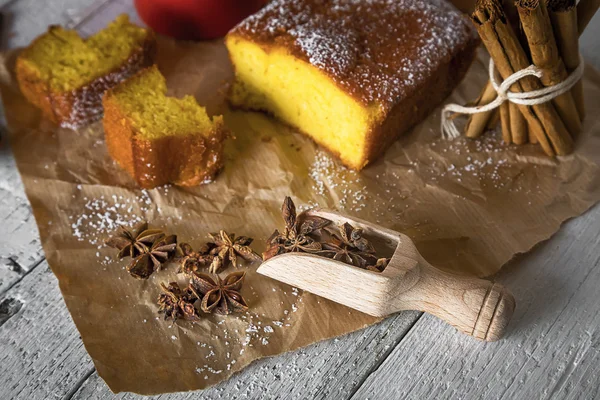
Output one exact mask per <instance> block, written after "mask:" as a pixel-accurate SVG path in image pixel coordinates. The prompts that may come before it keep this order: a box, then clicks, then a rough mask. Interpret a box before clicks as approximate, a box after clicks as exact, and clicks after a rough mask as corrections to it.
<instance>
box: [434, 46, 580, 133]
mask: <svg viewBox="0 0 600 400" xmlns="http://www.w3.org/2000/svg"><path fill="white" fill-rule="evenodd" d="M583 64H584V62H583V57H581V55H580V56H579V66H578V67H577V68H576V69H575V70H574V71H573V72H571V74H570V75H569V76H568V77H567V79H565V80H564V81H562V82H561V83H559V84H557V85H554V86H548V87H545V88H543V89H539V90H532V91H531V92H510V91H509V89H510V87H511V86H512V85H513V84H515V83H516V82H517V81H519V80H520V79H522V78H524V77H526V76H535V77H538V78H541V77H542V71H541V70H540V69H539V68H538V67H536V66H535V65H530V66H529V67H527V68H525V69H522V70H520V71H517V72H515V73H514V74H512V75H511V76H509V77H508V78H506V79H505V80H504V82H502V83H501V84H498V81H497V80H496V69H495V67H494V61H493V60H492V59H490V65H489V75H490V82H491V83H492V86H493V87H494V90H495V91H496V93H497V97H496V98H495V99H494V100H493V101H492V102H490V103H488V104H486V105H483V106H475V107H465V106H461V105H460V104H447V105H446V106H444V108H443V109H442V137H443V138H445V139H456V138H457V137H459V136H460V132H459V131H458V129H457V128H456V125H454V121H453V119H452V118H451V115H452V114H454V113H459V114H477V113H481V112H486V111H491V110H493V109H495V108H497V107H500V105H501V104H502V103H504V102H505V101H510V102H511V103H515V104H522V105H526V106H534V105H536V104H542V103H545V102H547V101H550V100H552V99H553V98H555V97H558V96H560V95H561V94H563V93H566V92H568V91H569V90H571V88H572V87H573V86H575V84H576V83H577V82H578V81H579V80H580V79H581V77H582V76H583Z"/></svg>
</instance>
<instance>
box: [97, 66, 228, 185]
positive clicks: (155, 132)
mask: <svg viewBox="0 0 600 400" xmlns="http://www.w3.org/2000/svg"><path fill="white" fill-rule="evenodd" d="M166 93H167V85H166V82H165V78H164V77H163V76H162V74H161V73H160V72H159V71H158V68H157V67H156V65H154V66H152V67H149V68H147V69H144V70H142V71H140V72H138V73H137V74H136V75H134V76H132V77H131V78H129V79H127V80H126V81H124V82H123V83H121V84H119V85H117V86H115V87H114V88H113V89H110V90H108V91H107V92H106V94H105V95H104V98H103V100H102V103H103V105H104V119H103V123H104V134H105V137H106V144H107V146H108V151H109V152H110V155H111V156H112V157H113V158H114V159H115V160H116V161H117V162H118V163H119V165H121V167H123V168H124V169H125V170H126V171H127V172H129V174H130V175H131V176H132V177H133V178H134V179H135V180H136V181H137V183H138V184H139V185H140V186H141V187H143V188H152V187H155V186H158V185H162V184H165V183H175V184H177V185H182V186H193V185H198V184H201V183H204V182H208V181H210V180H211V179H212V178H213V177H214V176H215V175H216V173H217V172H218V171H219V170H220V169H221V167H222V165H223V143H224V141H225V138H226V137H227V134H226V131H225V128H224V125H223V117H221V116H217V117H214V118H213V119H212V120H211V119H210V118H209V117H208V115H207V114H206V110H205V109H204V108H203V107H200V106H199V105H198V103H197V102H196V100H195V99H194V98H193V97H192V96H185V97H184V98H182V99H177V98H174V97H167V96H166Z"/></svg>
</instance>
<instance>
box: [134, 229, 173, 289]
mask: <svg viewBox="0 0 600 400" xmlns="http://www.w3.org/2000/svg"><path fill="white" fill-rule="evenodd" d="M176 247H177V236H175V235H170V236H164V235H163V237H159V239H157V240H156V241H155V242H154V243H152V245H151V246H150V247H148V246H146V245H143V247H142V251H143V253H141V254H140V255H138V256H137V257H135V258H134V259H133V260H132V261H131V263H130V264H129V265H128V266H127V272H129V274H130V275H131V276H133V277H134V278H138V279H148V278H149V277H150V275H152V273H153V272H154V271H157V270H159V269H160V268H162V265H163V264H164V263H165V262H167V261H169V259H170V258H171V256H172V255H173V254H174V253H175V249H176Z"/></svg>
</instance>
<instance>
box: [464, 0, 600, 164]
mask: <svg viewBox="0 0 600 400" xmlns="http://www.w3.org/2000/svg"><path fill="white" fill-rule="evenodd" d="M511 1H512V0H506V1H505V2H504V3H503V2H502V0H477V3H476V6H475V11H474V12H473V15H472V20H473V23H474V24H475V25H476V27H477V31H478V32H479V36H480V37H481V40H482V42H483V43H484V45H485V46H486V48H487V50H488V52H489V53H490V56H491V58H492V60H493V61H494V64H495V66H496V69H497V72H498V74H499V75H500V77H501V78H502V79H506V78H507V77H508V76H510V75H512V74H513V73H515V72H517V71H519V70H522V69H525V68H527V67H528V66H529V65H531V64H533V65H535V66H536V67H537V68H538V69H539V70H541V71H542V77H541V78H540V79H538V78H536V77H534V76H527V77H524V78H522V79H521V80H519V81H518V82H517V83H515V84H514V85H512V87H511V88H510V90H511V91H513V92H529V91H533V90H539V89H542V88H544V87H549V86H553V85H557V84H559V83H561V82H563V81H564V80H565V79H566V78H567V77H568V76H569V74H570V73H571V72H572V71H573V70H575V69H576V68H577V67H578V66H579V62H580V56H579V35H580V34H581V33H582V32H583V30H584V29H585V27H586V26H587V24H588V23H589V21H590V20H591V19H592V17H593V15H594V13H595V12H596V10H597V9H598V7H599V6H600V0H581V1H580V4H579V5H578V6H577V5H576V0H516V2H514V3H512V2H511ZM496 96H497V94H496V91H495V90H494V88H493V86H492V84H491V82H489V81H488V83H487V84H486V85H485V87H484V88H483V91H482V92H481V94H480V96H479V97H478V98H477V100H475V105H484V104H487V103H490V102H491V101H492V100H494V99H495V98H496ZM584 115H585V110H584V103H583V90H582V86H581V81H579V82H578V83H577V84H576V85H575V86H574V87H572V88H571V90H570V91H568V92H566V93H563V94H561V95H559V96H557V97H555V98H554V99H552V100H551V101H548V102H546V103H541V104H536V105H531V106H527V105H517V104H514V103H511V102H505V103H503V104H502V106H501V107H500V108H499V109H496V110H492V111H488V112H483V113H478V114H473V115H472V116H471V117H470V118H469V120H468V122H467V125H466V127H465V135H466V136H467V137H470V138H476V137H479V136H481V134H483V132H484V131H486V130H487V129H491V128H494V127H495V126H496V125H497V124H498V120H500V123H501V128H502V137H503V140H504V141H505V142H507V143H515V144H524V143H528V142H530V143H539V144H540V145H541V147H542V148H543V150H544V151H545V152H546V154H548V155H549V156H554V155H566V154H569V153H570V152H572V150H573V141H574V138H575V137H576V136H577V134H578V133H579V132H580V130H581V125H582V121H583V118H584Z"/></svg>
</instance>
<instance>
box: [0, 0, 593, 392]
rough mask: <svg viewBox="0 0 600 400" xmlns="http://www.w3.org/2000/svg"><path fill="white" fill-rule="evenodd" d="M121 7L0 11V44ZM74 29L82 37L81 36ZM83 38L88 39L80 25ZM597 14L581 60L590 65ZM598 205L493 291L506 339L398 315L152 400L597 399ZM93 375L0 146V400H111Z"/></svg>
mask: <svg viewBox="0 0 600 400" xmlns="http://www.w3.org/2000/svg"><path fill="white" fill-rule="evenodd" d="M113 6H117V7H121V8H122V9H123V10H126V9H128V8H130V7H131V4H130V3H129V2H128V1H127V0H112V1H111V0H108V1H107V0H98V1H94V0H46V1H40V0H0V11H1V12H2V13H3V14H4V15H5V16H6V18H5V27H4V32H3V36H4V39H3V42H1V43H2V45H8V46H11V47H16V46H22V45H24V44H27V43H28V42H29V41H30V40H31V39H33V38H34V37H35V36H36V35H38V34H39V33H41V32H43V31H44V30H45V29H46V26H47V25H49V24H66V25H70V26H74V25H76V24H77V23H83V24H86V23H88V24H90V25H89V26H91V24H93V23H94V15H95V14H96V13H98V12H100V11H101V10H102V8H103V7H113ZM83 29H84V30H85V27H84V28H83ZM89 29H91V28H89ZM598 38H600V16H598V15H597V16H596V17H595V19H594V20H593V21H592V22H591V23H590V25H589V27H588V29H587V31H586V33H585V34H584V35H583V37H582V53H583V54H584V56H585V57H586V58H587V59H588V61H590V62H592V63H594V64H595V65H596V67H599V66H600V51H598V50H599V49H600V40H599V39H598ZM599 231H600V207H599V206H596V207H594V208H593V209H592V210H590V211H588V212H587V213H586V214H584V215H583V216H581V217H579V218H577V219H575V220H572V221H569V222H568V223H566V224H565V226H564V227H563V228H562V229H561V231H560V232H559V233H558V234H557V235H556V236H555V237H553V238H552V239H551V240H549V241H548V242H546V243H543V244H541V245H539V246H537V247H536V248H535V249H534V250H533V251H532V252H531V253H530V254H527V255H524V256H521V257H518V258H517V259H516V260H514V261H513V262H512V263H511V265H509V266H507V267H506V268H505V269H503V271H502V273H501V274H500V275H499V276H498V277H497V281H498V282H501V283H503V284H504V285H506V286H507V287H508V288H510V290H511V291H512V292H513V294H514V295H515V297H516V299H517V304H518V306H517V309H516V311H515V316H514V318H513V322H512V323H511V324H510V325H509V327H508V335H507V337H506V339H504V340H502V341H499V342H496V343H488V344H483V343H481V342H478V341H474V340H472V339H471V338H469V337H466V336H461V335H458V334H457V333H456V331H455V330H454V329H453V328H452V327H450V326H448V325H446V324H444V323H443V322H441V321H439V320H438V319H436V318H433V317H430V316H422V314H420V313H417V312H405V313H400V314H397V315H395V316H393V317H392V318H389V319H387V320H385V321H384V322H382V323H380V324H378V325H375V326H372V327H369V328H367V329H365V330H363V331H359V332H355V333H352V334H350V335H347V336H344V337H341V338H339V339H335V340H331V341H326V342H323V343H318V344H315V345H313V346H310V347H308V348H306V349H303V350H300V351H297V352H293V353H289V354H285V355H282V356H279V357H276V358H272V359H266V360H261V361H259V362H257V363H256V364H254V365H252V366H250V367H249V368H247V369H246V370H244V371H242V372H241V373H240V374H237V375H235V376H234V377H233V378H232V379H230V380H229V381H227V382H223V383H222V384H220V385H218V386H217V387H215V388H212V389H208V390H206V391H203V392H193V393H180V394H170V395H162V396H156V398H160V399H191V398H194V399H228V398H243V399H263V398H282V399H292V398H297V399H305V398H306V399H312V398H316V399H349V398H352V399H399V398H414V399H425V398H465V399H466V398H490V399H496V398H541V399H549V398H568V399H593V398H600V328H599V325H600V316H599V314H598V309H599V308H600V297H599V296H598V285H599V284H600V269H599V268H598V266H599V264H600V239H599V236H598V232H599ZM138 397H140V396H135V395H131V394H121V395H118V396H115V395H113V394H112V393H111V392H110V391H109V390H108V388H107V387H106V385H105V384H104V383H103V381H102V380H101V379H100V378H99V377H98V376H97V374H96V373H95V370H94V367H93V364H92V362H91V360H90V358H89V356H88V355H87V353H86V351H85V348H84V347H83V344H82V342H81V339H80V338H79V335H78V333H77V330H76V329H75V326H74V325H73V323H72V321H71V317H70V316H69V314H68V312H67V310H66V307H65V306H64V303H63V301H62V297H61V295H60V292H59V289H58V284H57V280H56V278H55V277H54V275H53V274H52V273H51V272H50V270H49V268H48V265H47V263H46V262H45V261H44V259H43V253H42V250H41V247H40V243H39V237H38V234H37V228H36V226H35V222H34V220H33V216H32V214H31V209H30V206H29V204H28V201H27V199H26V197H25V194H24V193H23V188H22V185H21V182H20V178H19V176H18V172H17V170H16V168H15V165H14V161H13V159H12V155H11V154H10V150H9V149H8V148H7V144H6V139H5V138H4V140H3V141H2V142H1V143H0V399H13V398H14V399H33V400H35V399H47V398H61V399H71V398H74V399H113V398H127V399H132V398H138Z"/></svg>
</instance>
